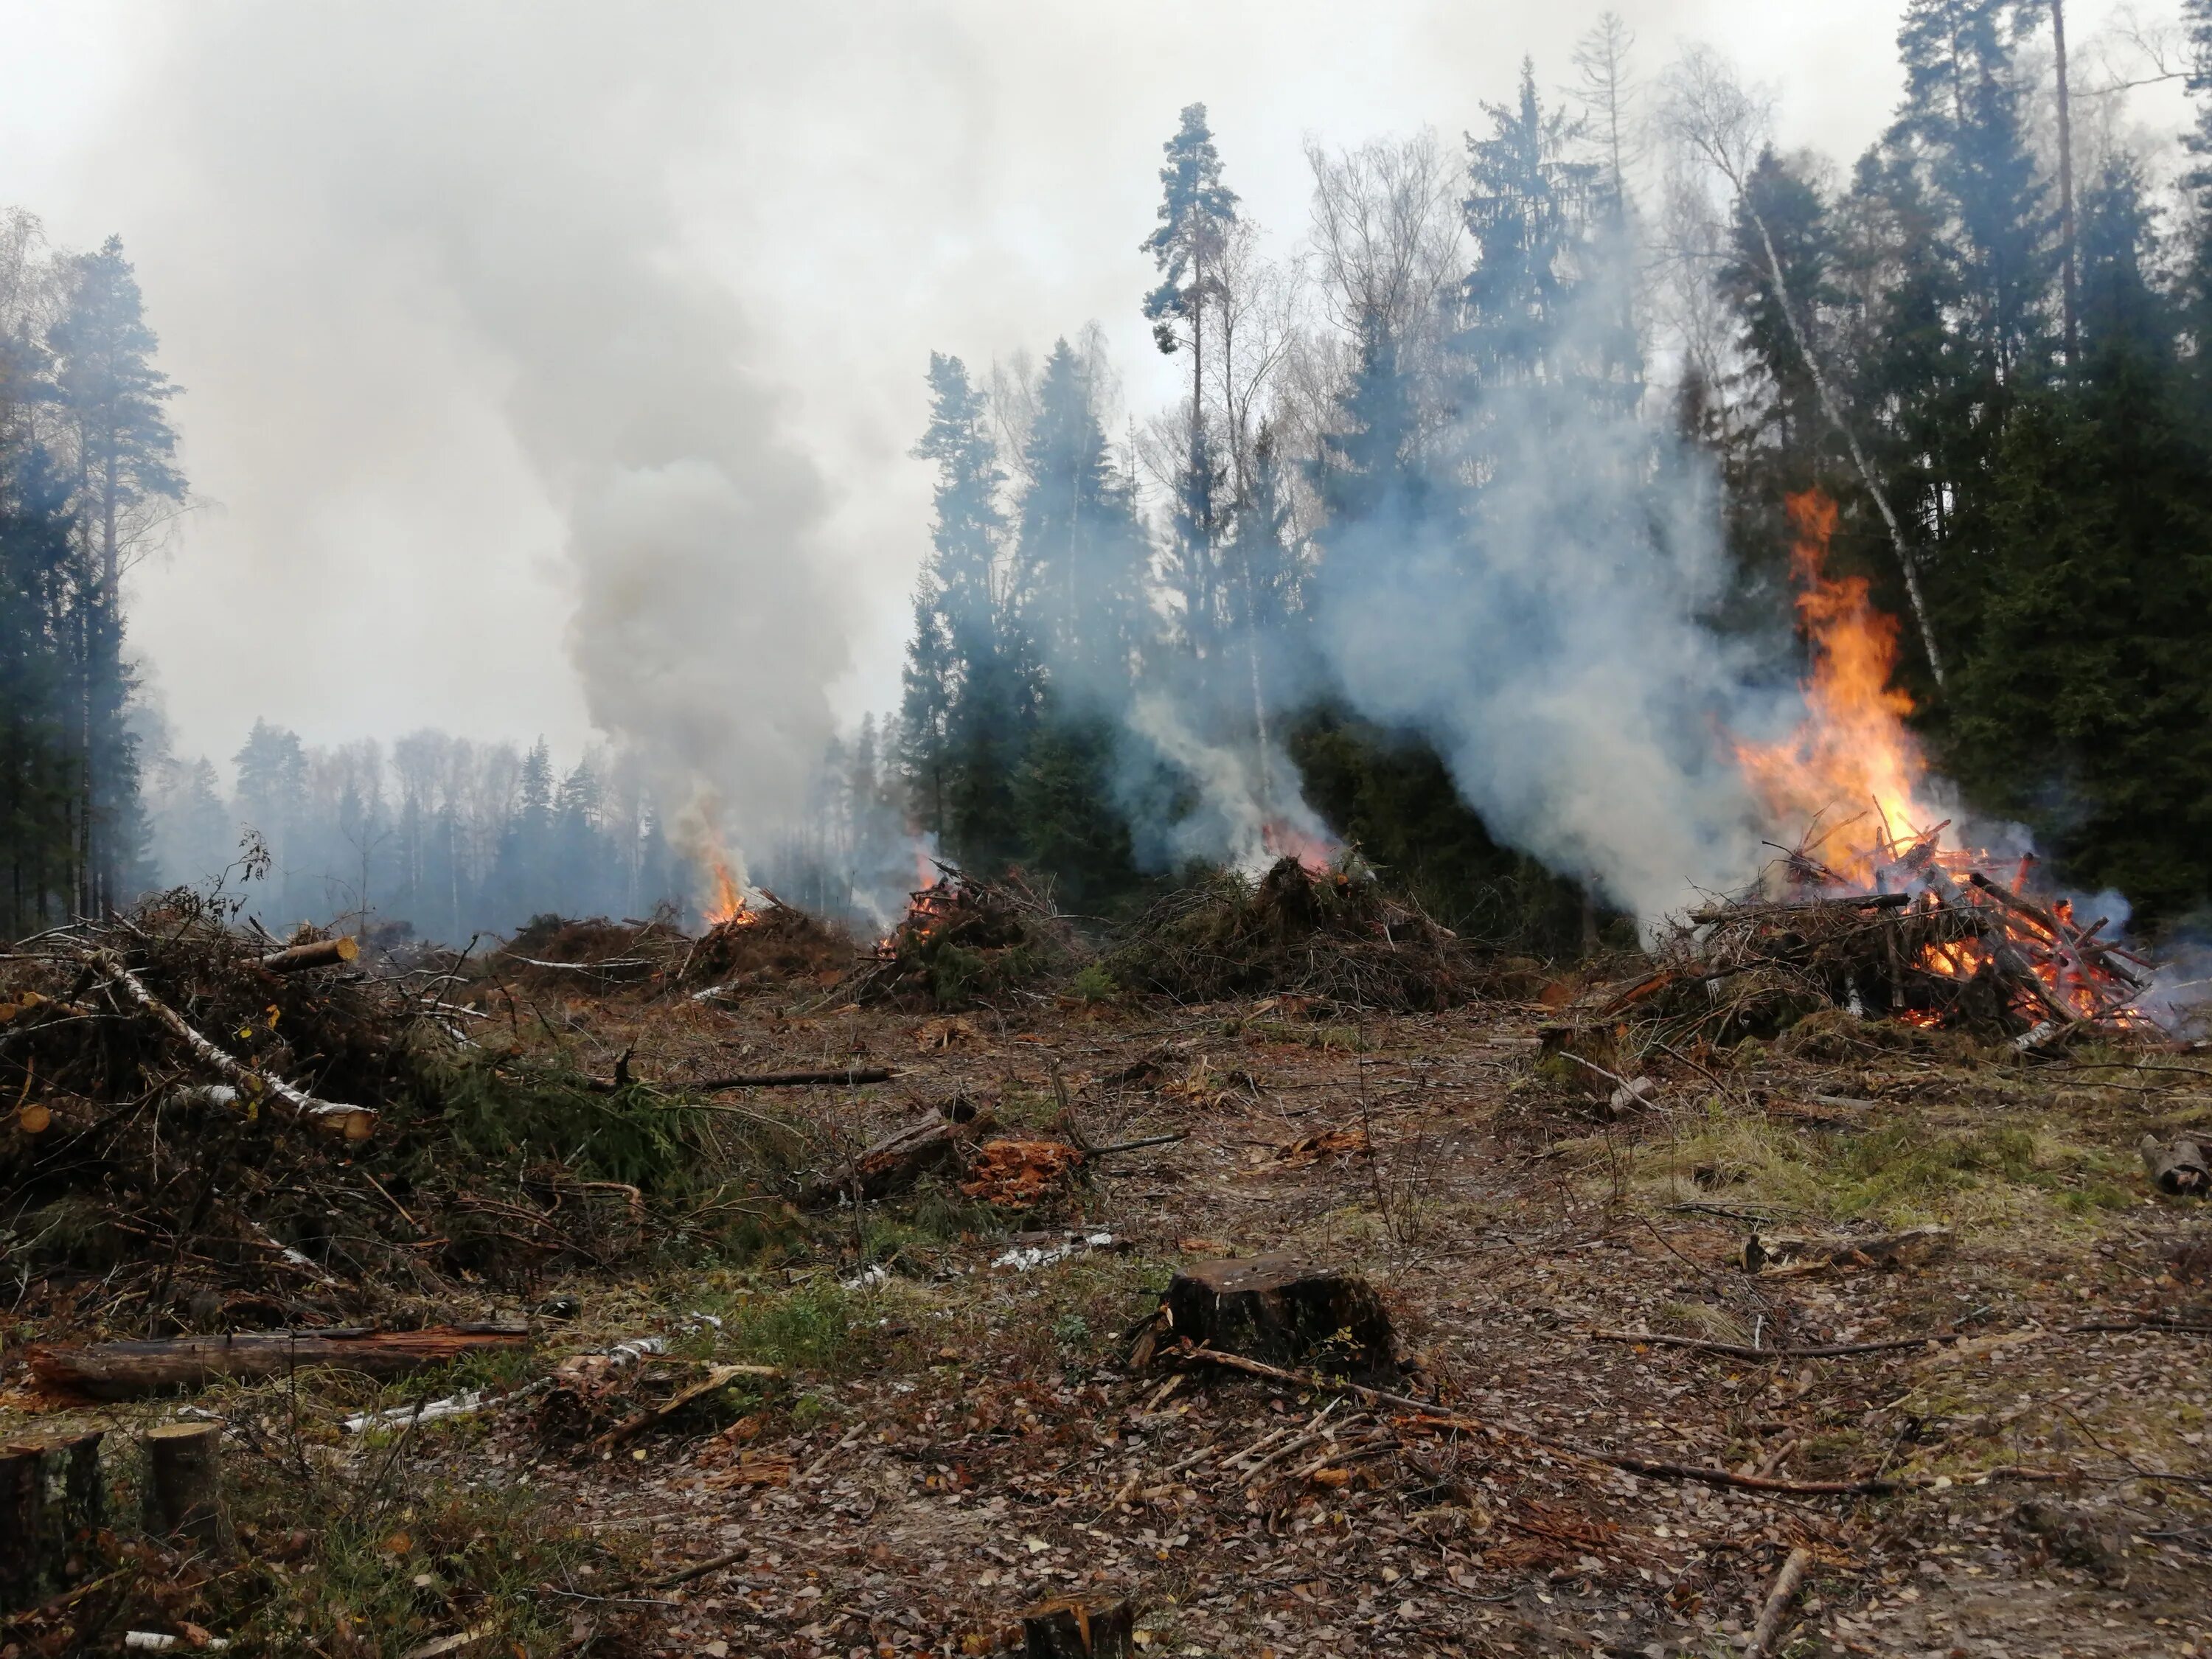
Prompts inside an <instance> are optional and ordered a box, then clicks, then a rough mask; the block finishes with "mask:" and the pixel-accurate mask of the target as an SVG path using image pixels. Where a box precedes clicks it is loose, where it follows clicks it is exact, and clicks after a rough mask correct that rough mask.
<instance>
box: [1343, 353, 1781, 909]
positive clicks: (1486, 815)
mask: <svg viewBox="0 0 2212 1659" xmlns="http://www.w3.org/2000/svg"><path fill="white" fill-rule="evenodd" d="M1562 408H1563V400H1562V399H1560V398H1558V397H1557V396H1550V397H1537V396H1522V395H1516V394H1511V393H1504V394H1499V395H1498V396H1496V397H1495V398H1492V399H1490V400H1488V401H1487V402H1486V403H1485V404H1483V405H1482V406H1481V407H1480V408H1478V409H1477V410H1474V411H1473V412H1472V413H1471V414H1470V415H1469V416H1468V417H1467V418H1468V424H1467V426H1466V427H1465V428H1462V431H1461V432H1460V433H1459V434H1458V435H1457V438H1458V442H1457V443H1455V445H1454V446H1453V447H1452V450H1447V451H1446V453H1445V454H1444V455H1443V457H1442V458H1440V459H1439V460H1438V461H1437V464H1436V465H1435V467H1434V468H1433V469H1432V471H1433V474H1434V476H1433V477H1431V479H1429V480H1428V481H1427V482H1428V483H1429V485H1430V486H1431V487H1430V488H1429V489H1428V490H1427V491H1426V492H1425V493H1424V494H1423V495H1421V496H1420V497H1419V501H1420V502H1421V503H1424V504H1425V505H1423V506H1416V505H1415V504H1414V503H1413V502H1409V501H1404V500H1402V499H1401V500H1400V501H1397V503H1396V504H1395V506H1394V507H1391V508H1389V509H1387V510H1384V511H1383V512H1380V513H1376V514H1375V515H1373V516H1370V517H1368V518H1365V519H1364V520H1360V521H1358V523H1356V524H1354V525H1352V526H1347V527H1346V530H1345V531H1344V532H1342V533H1340V534H1339V535H1338V537H1337V538H1336V539H1335V542H1334V545H1333V546H1332V548H1331V550H1330V552H1329V556H1328V562H1327V563H1326V564H1325V565H1324V567H1323V569H1322V575H1321V579H1320V584H1321V592H1320V595H1319V599H1318V603H1317V611H1318V617H1317V623H1318V627H1317V634H1318V641H1319V646H1320V650H1321V653H1322V657H1323V658H1324V659H1325V660H1326V662H1327V663H1328V666H1329V668H1330V670H1331V671H1333V673H1334V676H1335V678H1336V681H1337V684H1338V686H1339V688H1340V690H1341V691H1342V693H1343V694H1344V696H1346V697H1347V698H1348V699H1349V700H1350V702H1352V704H1353V705H1354V706H1355V707H1356V708H1358V709H1359V710H1360V711H1361V712H1362V713H1363V714H1366V715H1368V716H1369V717H1370V718H1371V719H1373V720H1378V721H1380V722H1383V723H1384V724H1386V725H1389V726H1397V727H1401V728H1407V729H1411V730H1413V731H1417V732H1420V733H1421V734H1423V735H1424V736H1425V737H1426V738H1429V739H1430V740H1431V742H1432V743H1433V744H1435V745H1436V747H1437V750H1438V752H1439V753H1440V754H1441V755H1442V756H1443V758H1444V760H1445V762H1446V763H1447V764H1448V765H1449V767H1450V769H1451V772H1452V776H1453V779H1454V781H1455V782H1456V783H1457V785H1458V787H1459V789H1460V793H1462V795H1463V796H1464V797H1465V798H1466V799H1467V800H1468V803H1469V804H1470V805H1473V806H1474V808H1475V810H1476V811H1479V812H1480V814H1481V815H1482V817H1483V820H1484V822H1485V823H1486V825H1487V826H1488V827H1489V829H1491V831H1492V834H1494V835H1496V836H1498V838H1499V839H1500V840H1502V841H1505V842H1509V843H1510V844H1512V845H1513V846H1516V847H1517V848H1521V849H1522V850H1523V851H1525V852H1528V853H1529V854H1534V856H1535V857H1537V858H1539V859H1541V860H1542V861H1543V862H1544V863H1545V864H1547V866H1550V867H1551V868H1553V869H1554V870H1557V871H1559V872H1563V873H1565V874H1568V875H1572V876H1576V877H1579V878H1583V879H1586V880H1589V881H1591V882H1593V883H1594V884H1595V885H1596V886H1597V887H1598V888H1599V889H1600V890H1601V891H1602V893H1603V894H1604V896H1606V897H1607V899H1609V900H1610V901H1611V902H1613V903H1616V904H1618V905H1620V906H1622V907H1623V908H1626V909H1629V910H1632V911H1633V912H1635V913H1636V914H1637V915H1639V916H1642V917H1644V918H1645V919H1647V920H1656V918H1657V917H1658V916H1660V915H1662V914H1663V913H1664V912H1666V911H1667V910H1668V909H1671V908H1677V907H1679V906H1680V904H1681V903H1682V902H1684V901H1685V900H1686V899H1687V898H1689V897H1691V896H1692V893H1693V892H1694V891H1695V890H1699V889H1703V890H1708V891H1711V890H1728V889H1734V888H1737V887H1741V885H1742V884H1744V883H1745V881H1746V880H1747V878H1749V877H1750V875H1751V874H1752V873H1753V872H1754V871H1755V870H1756V869H1757V867H1758V866H1759V862H1760V860H1759V857H1758V852H1759V829H1758V816H1757V812H1756V810H1755V807H1754V804H1753V801H1752V799H1751V798H1750V796H1749V794H1748V793H1747V790H1746V787H1745V786H1744V782H1743V780H1742V777H1741V773H1740V772H1739V770H1738V769H1737V768H1736V766H1735V763H1734V761H1733V758H1732V757H1731V754H1730V745H1729V734H1730V733H1731V732H1736V733H1742V734H1745V735H1754V734H1755V735H1765V734H1766V733H1767V732H1770V731H1771V730H1772V729H1773V728H1774V726H1775V724H1776V721H1777V719H1778V716H1782V715H1784V713H1785V709H1786V706H1787V700H1778V699H1777V698H1776V697H1775V696H1772V695H1771V693H1765V692H1761V691H1759V690H1754V689H1753V673H1752V669H1753V665H1752V664H1751V663H1750V662H1749V661H1748V660H1747V658H1746V656H1745V653H1743V652H1742V651H1741V649H1740V648H1738V647H1732V646H1731V645H1730V644H1729V642H1728V641H1725V640H1724V639H1723V638H1722V637H1721V636H1720V635H1717V633H1716V632H1715V631H1714V630H1713V629H1711V628H1710V627H1708V626H1707V625H1706V624H1705V623H1704V621H1703V620H1702V619H1701V613H1703V612H1704V611H1706V610H1707V609H1708V608H1709V607H1710V606H1711V605H1712V604H1713V602H1714V601H1716V600H1717V599H1718V598H1719V596H1720V593H1721V592H1722V588H1723V583H1724V580H1725V570H1724V567H1723V560H1722V556H1721V548H1720V541H1719V526H1718V522H1717V514H1716V513H1715V512H1714V510H1713V506H1712V496H1711V492H1710V491H1709V490H1708V489H1705V487H1704V486H1703V481H1702V480H1701V478H1700V476H1699V472H1698V471H1697V470H1695V469H1694V468H1693V467H1691V466H1689V465H1686V464H1678V465H1666V466H1661V467H1658V468H1655V467H1654V465H1653V464H1652V448H1653V435H1652V434H1651V433H1650V431H1649V430H1647V429H1645V428H1643V427H1642V426H1641V425H1640V424H1639V422H1638V421H1637V420H1636V418H1635V416H1633V414H1632V413H1630V412H1628V411H1626V410H1605V409H1603V408H1601V407H1596V406H1592V405H1590V404H1579V405H1577V406H1576V407H1574V409H1573V411H1572V413H1571V416H1568V417H1566V418H1562V417H1561V411H1562ZM1471 447H1480V449H1481V451H1482V462H1481V465H1482V467H1483V470H1484V471H1485V473H1486V477H1484V478H1483V480H1482V483H1481V486H1480V490H1479V493H1478V495H1477V496H1476V498H1475V505H1474V509H1473V513H1472V516H1471V519H1469V520H1461V519H1459V518H1458V517H1457V516H1456V515H1455V513H1452V512H1451V511H1450V509H1449V507H1444V506H1443V505H1442V504H1443V503H1448V502H1451V501H1455V499H1458V498H1457V497H1456V496H1455V485H1456V482H1457V480H1458V478H1459V477H1460V473H1459V470H1458V466H1457V465H1456V463H1457V461H1458V459H1459V458H1460V456H1462V455H1464V453H1466V451H1467V450H1468V448H1471ZM1453 450H1456V451H1458V452H1459V453H1458V454H1457V455H1455V454H1454V453H1452V451H1453Z"/></svg>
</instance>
